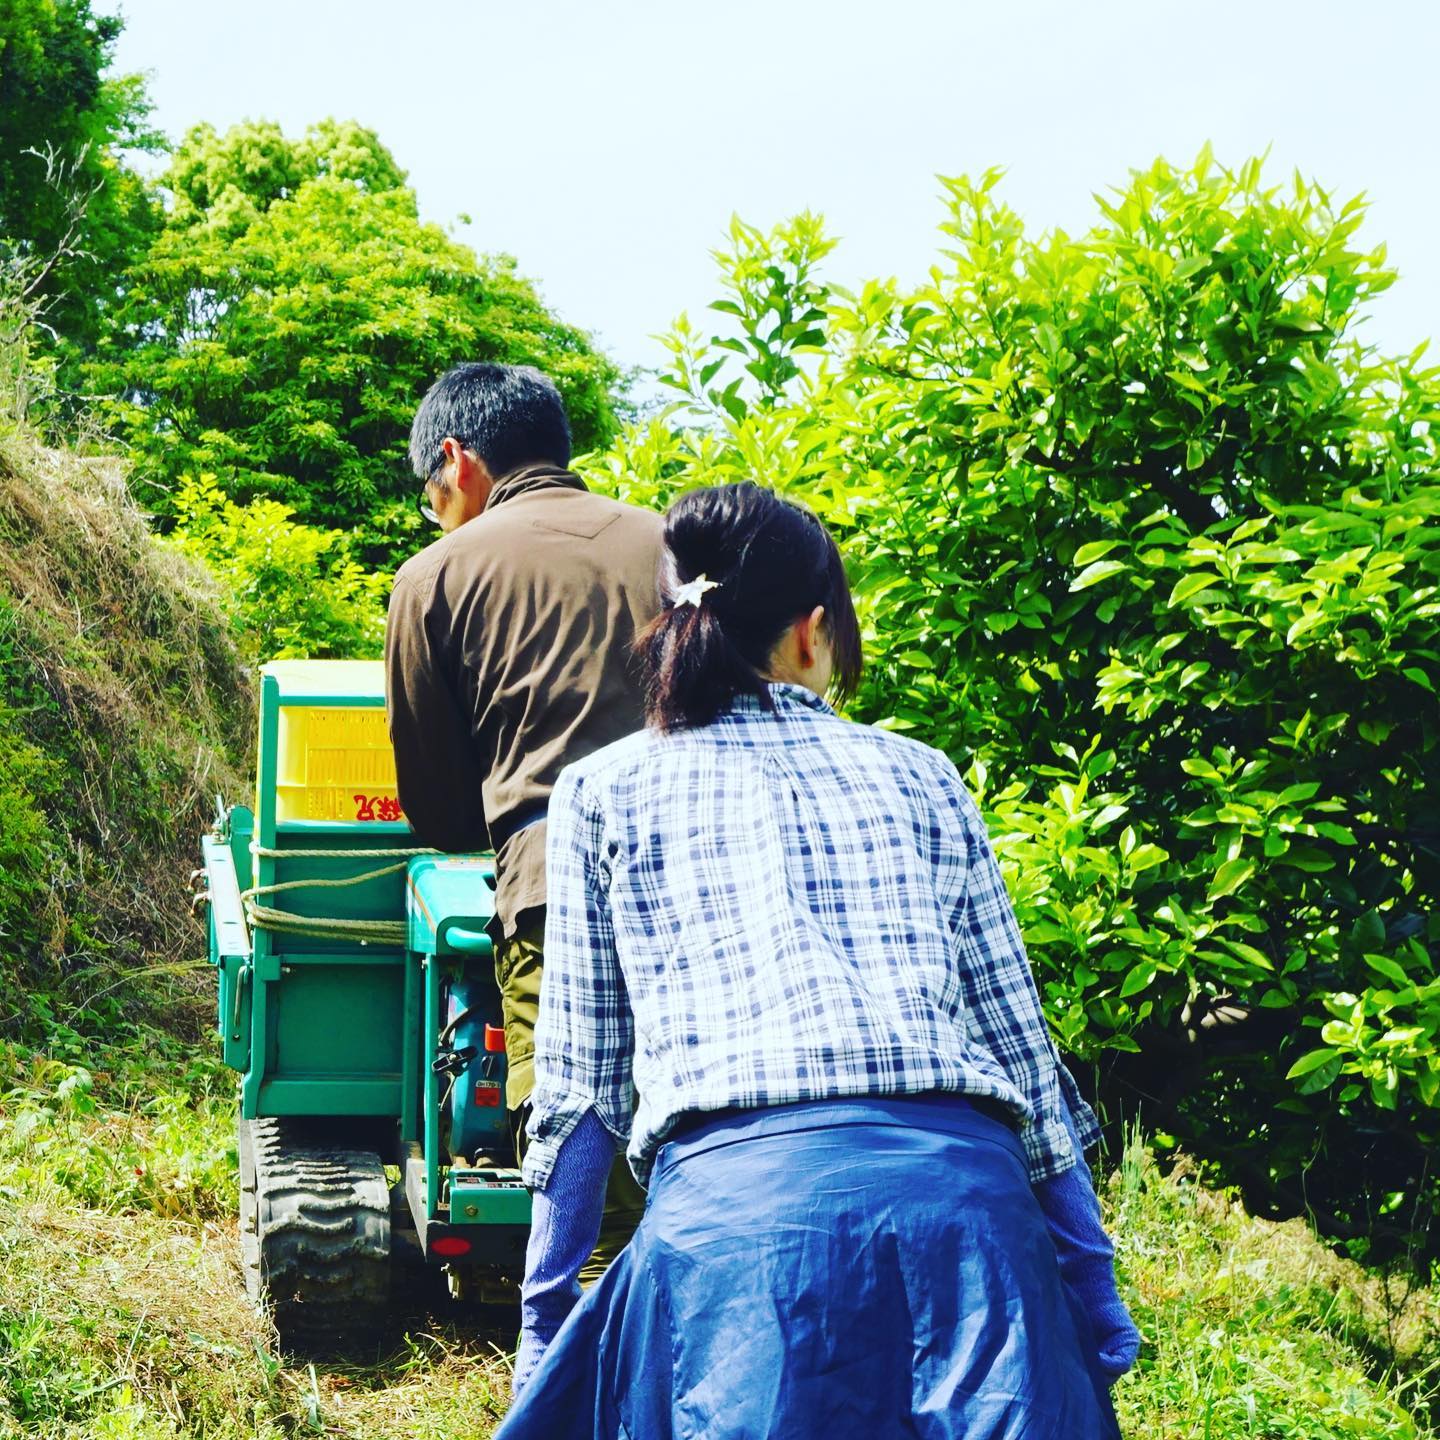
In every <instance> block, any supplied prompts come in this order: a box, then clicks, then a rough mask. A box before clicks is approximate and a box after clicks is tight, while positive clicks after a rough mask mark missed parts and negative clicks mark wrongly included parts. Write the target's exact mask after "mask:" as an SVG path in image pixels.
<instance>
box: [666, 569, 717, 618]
mask: <svg viewBox="0 0 1440 1440" xmlns="http://www.w3.org/2000/svg"><path fill="white" fill-rule="evenodd" d="M719 588H720V582H719V581H718V580H711V579H708V578H707V577H706V576H704V575H697V576H696V577H695V578H694V579H693V580H687V581H686V582H685V584H683V585H679V586H677V587H676V589H675V598H674V599H673V600H672V601H671V602H670V603H671V605H672V606H673V607H674V608H675V609H677V610H678V609H679V608H680V607H681V606H682V605H693V606H694V607H695V608H696V609H697V610H698V609H699V608H700V602H701V601H702V600H703V599H704V598H705V592H706V591H707V590H718V589H719Z"/></svg>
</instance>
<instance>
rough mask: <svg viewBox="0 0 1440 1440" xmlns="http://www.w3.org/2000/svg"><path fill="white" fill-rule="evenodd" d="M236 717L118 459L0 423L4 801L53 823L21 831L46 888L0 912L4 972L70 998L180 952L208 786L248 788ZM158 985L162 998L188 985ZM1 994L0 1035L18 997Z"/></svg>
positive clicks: (184, 566) (182, 588) (244, 725)
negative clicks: (6, 730)
mask: <svg viewBox="0 0 1440 1440" xmlns="http://www.w3.org/2000/svg"><path fill="white" fill-rule="evenodd" d="M251 711H252V693H251V685H250V681H249V679H248V677H247V676H246V675H245V673H244V671H243V670H242V668H241V667H240V664H239V662H238V660H237V657H236V652H235V647H234V644H233V641H232V639H231V637H230V633H229V630H228V627H227V624H226V621H225V619H224V617H223V615H222V613H221V611H220V609H219V607H218V605H217V603H216V597H215V595H214V593H213V584H212V582H211V581H210V580H209V579H208V577H207V576H205V574H204V573H203V572H202V571H201V570H200V569H199V567H197V566H195V565H193V564H191V563H190V562H188V561H186V560H184V559H183V558H182V557H180V556H178V555H175V554H172V553H171V552H169V551H167V550H165V549H164V548H162V547H160V546H157V545H156V544H155V543H154V540H153V537H152V536H151V534H150V532H149V529H148V526H147V524H146V522H145V518H144V516H142V515H141V514H140V512H139V511H138V510H137V509H136V507H135V505H134V503H133V502H132V501H131V500H130V498H129V496H128V494H127V492H126V489H125V484H124V477H123V471H122V469H121V467H120V464H119V462H117V461H116V460H114V459H85V458H82V457H79V456H76V455H75V454H73V453H71V452H67V451H54V450H46V449H44V448H42V447H41V446H39V445H38V444H37V443H36V441H35V440H34V438H33V437H32V436H30V435H29V434H27V433H26V432H25V431H23V430H19V429H9V430H5V429H0V714H3V716H4V720H5V724H6V725H7V727H10V733H11V736H12V739H11V742H10V749H9V750H7V752H6V754H5V755H3V756H0V772H4V773H0V782H4V784H5V787H6V795H5V800H6V805H7V808H8V809H10V810H12V811H15V810H17V809H18V810H24V809H26V807H27V806H29V807H30V808H32V809H33V811H34V813H35V814H36V815H38V816H42V817H43V819H44V822H45V825H47V826H48V831H49V843H42V842H43V841H44V839H45V837H44V836H43V835H39V834H31V833H28V832H27V834H26V835H25V836H24V839H25V841H26V843H27V844H29V845H30V846H31V847H32V850H33V853H32V854H31V855H29V857H28V858H29V860H30V861H31V862H32V864H31V868H32V869H33V870H34V871H35V872H37V873H39V874H42V875H43V876H44V880H45V886H44V892H43V894H39V895H36V894H32V893H27V895H26V896H25V897H24V900H23V903H22V902H21V901H18V900H17V901H16V902H15V903H14V904H13V905H11V906H9V909H8V911H5V907H4V906H3V905H0V911H5V913H4V920H5V928H6V929H7V930H8V931H9V943H8V944H7V945H6V947H5V948H6V952H7V953H6V958H7V960H9V961H10V962H11V974H12V980H13V979H14V978H15V977H16V976H18V977H20V978H21V979H22V980H23V981H24V982H25V987H26V988H28V989H30V990H42V991H44V992H46V993H54V992H57V991H59V992H60V993H61V994H62V996H63V1001H64V1004H65V1006H66V1007H67V1008H68V1007H70V1006H73V1005H76V1004H82V1003H84V1002H85V1001H86V1000H87V998H89V997H90V996H92V995H94V994H95V993H96V992H98V991H100V990H103V989H106V987H109V986H112V985H113V982H114V979H115V976H116V975H117V973H120V972H123V971H124V970H125V969H126V968H128V967H132V966H136V965H140V964H152V965H153V964H156V963H161V964H164V963H167V962H172V963H173V962H177V961H181V960H184V959H188V958H191V957H193V955H194V954H195V953H196V951H197V950H198V949H199V948H200V944H199V934H200V932H199V929H198V927H197V925H196V924H195V922H194V921H193V920H192V919H191V918H190V915H189V889H190V883H189V875H190V871H191V869H192V868H193V864H194V860H193V855H194V849H195V836H196V834H197V833H198V831H199V829H200V828H201V825H202V823H203V821H204V818H205V817H206V815H207V814H208V813H209V811H210V810H211V808H212V807H213V797H214V795H215V794H216V793H217V792H221V791H223V792H224V793H226V794H229V795H235V794H244V793H245V789H246V783H245V780H244V778H243V774H244V771H245V770H246V769H248V752H249V746H250V743H251V742H250V730H251V728H252V727H251V723H250V722H251ZM17 747H20V748H18V749H17ZM12 828H13V827H12ZM0 829H3V822H0ZM32 829H33V827H32ZM0 839H3V837H0ZM26 858H27V857H26V856H24V855H22V856H21V857H19V859H20V861H22V862H23V861H24V860H25V859H26ZM11 862H12V868H13V867H14V864H15V857H11ZM3 888H4V887H3V884H0V890H3ZM32 888H33V887H32ZM4 900H5V896H4V895H3V894H0V901H4ZM17 911H18V912H21V913H20V918H19V920H18V921H17V918H16V914H15V912H17ZM18 988H19V987H18V986H17V987H15V989H18ZM147 988H153V987H141V992H137V993H143V990H144V989H147ZM160 988H161V991H162V993H163V994H164V995H165V997H166V998H165V1000H164V1001H162V1002H161V1003H162V1004H166V1003H169V1002H170V1001H171V1000H173V998H174V997H175V995H176V994H177V993H178V994H182V995H183V993H184V991H185V988H186V987H185V986H184V985H183V984H182V985H179V986H175V985H170V986H162V987H160ZM4 990H5V986H4V983H3V981H0V1001H3V1000H5V999H7V998H8V1000H9V1001H10V1007H11V1010H12V1013H11V1015H10V1016H8V1017H7V1016H6V1015H5V1014H4V1013H3V1012H4V1010H5V1009H6V1006H5V1005H4V1004H3V1003H0V1029H3V1028H4V1024H5V1021H6V1020H7V1018H8V1019H9V1021H10V1023H11V1025H12V1026H13V1025H14V1023H15V1022H16V1020H17V1015H16V1013H15V1009H14V1007H15V1006H17V1005H18V1006H19V1009H20V1011H21V1012H22V1013H21V1014H20V1016H19V1017H18V1018H20V1019H22V1020H23V1011H24V1008H25V1006H24V1000H23V997H21V996H17V995H16V993H15V991H14V990H12V991H11V993H10V994H9V995H8V996H6V995H5V994H4V993H3V992H4Z"/></svg>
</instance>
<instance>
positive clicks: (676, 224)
mask: <svg viewBox="0 0 1440 1440" xmlns="http://www.w3.org/2000/svg"><path fill="white" fill-rule="evenodd" d="M94 8H95V9H96V10H97V11H100V12H101V13H106V12H108V11H110V10H112V9H113V8H118V9H119V10H120V12H121V13H122V14H123V15H124V17H125V22H126V25H125V31H124V33H123V35H122V36H121V39H120V42H119V44H118V47H117V53H116V68H117V69H119V70H120V71H122V72H128V71H134V70H139V71H144V72H148V74H149V76H150V87H149V88H150V94H151V96H152V98H153V100H154V102H155V112H154V116H153V119H154V121H155V123H156V124H157V125H158V126H159V127H160V128H161V129H162V130H164V131H165V132H166V133H167V134H169V135H170V136H171V137H172V138H178V137H179V136H181V135H182V134H183V133H184V132H185V130H187V129H188V128H189V127H190V126H191V125H194V124H196V123H198V122H200V121H202V120H208V121H209V122H210V123H211V124H213V125H215V126H216V127H217V128H221V129H223V128H224V127H226V126H228V125H230V124H232V123H235V122H237V121H241V120H246V119H269V120H275V121H278V122H279V123H280V124H281V125H282V126H283V127H284V128H285V130H286V132H287V133H292V134H299V133H300V132H302V131H303V130H304V129H305V127H306V126H307V125H310V124H312V123H314V122H315V121H318V120H321V119H323V118H325V117H327V116H335V117H336V118H340V119H355V120H359V121H360V122H361V123H363V124H365V125H368V126H370V127H371V128H372V129H374V130H375V131H376V132H377V133H378V134H379V136H380V138H381V140H382V141H383V142H384V143H385V144H386V145H387V146H388V147H389V148H390V150H391V151H392V152H393V153H394V155H395V156H396V158H397V160H398V161H399V163H400V164H401V165H402V166H403V167H404V168H405V169H406V170H407V171H408V172H409V175H410V180H411V183H412V185H413V186H414V188H415V191H416V195H417V197H418V200H419V204H420V210H421V214H422V216H423V217H424V218H425V219H428V220H433V221H436V222H438V223H440V224H443V225H446V226H453V227H454V233H455V234H456V235H457V237H458V238H460V239H463V240H464V241H466V242H467V243H468V244H470V245H472V246H473V247H474V248H475V249H477V250H480V251H490V252H494V251H504V252H507V253H509V254H511V255H514V256H515V257H516V259H517V260H518V262H519V266H520V269H521V272H522V273H523V274H525V275H527V276H529V277H530V278H531V279H532V280H534V281H535V282H536V283H537V284H538V286H539V288H540V291H541V293H542V295H543V296H544V297H545V299H546V301H547V303H548V304H549V305H550V307H551V308H552V309H554V310H556V311H557V312H558V313H559V314H560V315H561V316H563V317H564V318H565V319H566V320H568V321H570V322H572V323H574V324H577V325H580V326H582V327H583V328H585V329H587V330H590V331H592V332H593V333H595V334H596V336H597V337H598V339H599V341H600V343H601V344H602V345H603V346H604V347H605V348H606V349H607V350H608V351H609V352H610V353H611V354H612V355H614V356H615V357H616V358H617V359H618V360H619V361H620V362H621V363H622V364H624V365H626V366H656V365H658V364H660V363H661V359H662V352H661V350H660V347H659V346H658V344H657V343H656V342H655V341H654V339H653V338H651V337H653V336H654V335H655V334H656V333H658V332H660V331H663V330H665V329H666V328H668V326H669V324H670V322H671V320H672V319H673V318H674V317H675V316H676V315H677V314H678V313H679V312H680V311H682V310H688V311H689V313H690V314H691V316H692V317H693V318H695V319H696V320H697V321H700V322H701V323H703V319H702V316H703V312H704V309H705V306H706V305H707V304H708V303H709V301H710V300H712V299H714V298H716V296H717V294H718V291H717V288H716V285H715V281H714V271H713V262H712V261H711V260H710V258H709V252H710V251H711V250H712V249H713V248H715V247H716V246H717V245H719V244H720V243H721V242H722V240H723V237H724V232H725V228H726V226H727V224H728V221H729V218H730V216H731V214H732V213H738V214H739V215H740V216H741V217H742V218H744V219H745V220H747V221H749V222H751V223H752V224H757V225H761V226H766V227H768V226H769V225H771V224H773V223H774V222H776V221H778V220H781V219H783V218H785V217H786V216H788V215H791V214H794V213H795V212H797V211H799V210H802V209H806V208H809V209H812V210H816V211H819V212H820V213H822V214H823V215H824V216H825V217H826V220H827V223H828V226H829V229H830V231H831V233H832V234H834V235H836V236H838V237H839V238H840V240H841V245H840V247H839V249H838V250H837V251H836V252H835V254H834V255H833V256H832V257H831V258H830V260H829V261H828V262H827V273H828V274H829V275H830V276H831V277H832V278H834V279H835V280H837V281H839V282H840V283H842V284H849V283H851V282H854V281H858V280H861V279H864V278H867V277H871V276H890V275H895V276H898V277H899V278H900V279H901V280H902V281H903V280H906V279H912V278H916V277H919V276H922V275H923V274H924V273H925V271H926V269H927V268H928V266H929V265H930V264H931V263H932V261H933V260H934V259H935V258H936V252H937V249H938V246H939V244H940V237H939V236H938V234H937V233H936V226H937V224H938V223H939V221H940V219H941V204H940V201H939V198H938V197H939V190H940V187H939V185H938V184H937V182H936V179H935V177H936V176H937V175H942V174H943V175H959V174H967V173H968V174H971V175H976V176H978V175H979V174H980V173H981V172H982V171H983V170H985V169H986V168H988V167H990V166H992V165H1000V166H1003V167H1005V169H1006V171H1007V175H1006V178H1005V180H1004V182H1003V188H1002V190H1001V195H1002V197H1003V198H1004V199H1005V200H1006V201H1007V202H1008V203H1009V204H1010V205H1011V206H1012V207H1013V208H1014V209H1016V210H1017V211H1018V212H1019V214H1020V215H1021V216H1022V217H1023V218H1024V220H1025V222H1026V226H1027V229H1028V230H1029V231H1031V232H1032V233H1035V234H1039V233H1040V232H1041V231H1043V230H1046V229H1049V228H1051V227H1054V226H1061V227H1063V228H1065V229H1067V230H1070V231H1071V232H1075V231H1079V230H1083V229H1085V228H1087V227H1088V226H1089V225H1090V224H1091V223H1092V222H1093V221H1094V220H1095V219H1096V218H1097V212H1096V210H1095V206H1094V201H1093V199H1092V198H1091V197H1092V195H1093V194H1094V193H1095V192H1097V191H1099V192H1104V191H1106V190H1107V189H1109V188H1110V187H1112V186H1118V185H1121V184H1123V183H1124V181H1125V179H1126V176H1127V174H1128V172H1129V171H1130V170H1131V169H1133V168H1138V167H1142V166H1146V165H1148V164H1149V163H1150V161H1151V160H1153V159H1154V158H1155V157H1156V156H1157V155H1164V156H1165V157H1166V158H1167V159H1170V160H1171V161H1174V162H1176V163H1184V162H1188V161H1190V160H1192V159H1193V158H1194V157H1195V155H1196V154H1197V153H1198V151H1199V150H1200V148H1201V146H1202V145H1203V144H1204V143H1205V141H1207V140H1209V141H1210V142H1211V143H1212V144H1213V146H1214V149H1215V154H1216V157H1217V159H1219V160H1220V161H1221V162H1222V163H1225V164H1228V165H1231V166H1235V165H1238V164H1239V163H1240V162H1241V161H1243V160H1244V159H1245V158H1247V157H1248V156H1250V155H1252V154H1258V153H1260V152H1262V151H1265V150H1267V149H1268V151H1269V152H1270V163H1269V169H1268V171H1267V174H1269V175H1270V176H1271V177H1273V178H1274V179H1276V180H1281V179H1287V178H1288V176H1289V174H1290V172H1291V171H1292V170H1293V169H1294V168H1296V167H1298V168H1299V169H1300V170H1301V171H1302V172H1303V173H1304V174H1305V175H1306V176H1309V177H1313V178H1314V179H1316V180H1318V181H1319V182H1320V183H1321V184H1322V185H1324V186H1325V187H1326V188H1327V189H1329V190H1330V191H1331V192H1332V194H1333V195H1335V196H1337V197H1344V198H1348V197H1349V196H1351V195H1354V194H1357V193H1359V192H1360V191H1364V192H1366V193H1367V194H1368V196H1369V197H1370V201H1371V209H1370V213H1369V218H1368V220H1367V222H1366V227H1365V228H1364V229H1363V230H1362V231H1361V238H1362V240H1368V242H1369V243H1372V244H1378V243H1380V242H1382V241H1383V242H1385V243H1386V244H1387V245H1388V247H1389V257H1390V261H1391V263H1392V264H1394V265H1395V266H1396V267H1398V269H1399V270H1400V272H1401V278H1400V281H1399V282H1398V283H1397V284H1396V285H1395V286H1394V287H1393V288H1392V289H1391V290H1390V291H1389V292H1388V293H1387V294H1386V295H1384V296H1382V297H1380V298H1379V299H1378V300H1377V301H1376V303H1375V306H1374V310H1373V313H1372V317H1371V320H1370V322H1369V331H1368V338H1369V339H1370V340H1371V341H1372V343H1374V344H1376V345H1378V346H1379V347H1380V348H1381V349H1382V350H1386V351H1392V352H1397V353H1403V352H1406V351H1409V350H1410V349H1412V348H1413V347H1414V346H1415V345H1417V344H1419V343H1420V342H1421V341H1422V340H1425V339H1427V338H1428V337H1430V336H1434V335H1436V334H1437V332H1440V244H1437V235H1440V162H1437V157H1440V104H1437V99H1436V96H1437V93H1440V87H1437V84H1436V82H1435V76H1434V57H1435V55H1436V53H1437V45H1440V4H1435V3H1434V0H1364V3H1362V0H1343V3H1341V0H1306V3H1291V0H1246V3H1236V0H1205V3H1203V4H1202V3H1197V0H1189V3H1185V4H1180V3H1172V0H1068V3H1055V0H1030V3H1022V0H1009V3H1007V0H986V3H984V4H979V3H973V0H950V3H944V0H863V3H862V0H823V3H811V0H768V3H762V0H718V3H709V4H702V3H696V0H688V3H687V0H669V3H653V0H632V3H620V0H588V3H586V0H509V3H506V4H494V3H490V0H409V3H398V0H119V4H118V6H116V5H115V4H114V0H94ZM462 215H466V216H469V217H470V223H469V224H462V223H459V221H458V217H460V216H462Z"/></svg>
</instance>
